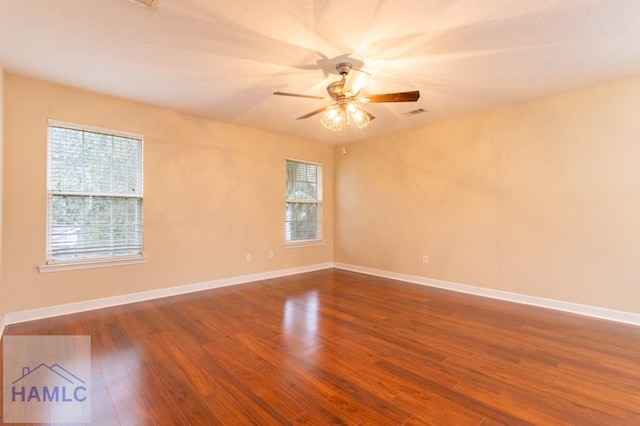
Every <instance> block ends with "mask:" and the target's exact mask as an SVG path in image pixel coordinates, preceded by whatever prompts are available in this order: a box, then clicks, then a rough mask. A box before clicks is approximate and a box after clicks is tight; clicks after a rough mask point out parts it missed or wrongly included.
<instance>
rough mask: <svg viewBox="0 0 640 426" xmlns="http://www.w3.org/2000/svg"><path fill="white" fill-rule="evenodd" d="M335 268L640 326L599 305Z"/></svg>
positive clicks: (639, 318) (633, 317)
mask: <svg viewBox="0 0 640 426" xmlns="http://www.w3.org/2000/svg"><path fill="white" fill-rule="evenodd" d="M333 267H334V268H337V269H344V270H347V271H352V272H359V273H362V274H367V275H374V276H378V277H384V278H390V279H394V280H398V281H405V282H410V283H414V284H422V285H426V286H430V287H438V288H442V289H445V290H452V291H457V292H459V293H468V294H473V295H476V296H482V297H490V298H492V299H500V300H506V301H509V302H515V303H522V304H525V305H533V306H539V307H542V308H549V309H555V310H557V311H564V312H571V313H574V314H579V315H585V316H589V317H594V318H600V319H605V320H609V321H616V322H622V323H626V324H632V325H640V314H636V313H632V312H623V311H616V310H613V309H607V308H599V307H596V306H589V305H581V304H578V303H571V302H563V301H560V300H554V299H546V298H544V297H536V296H527V295H524V294H518V293H511V292H508V291H502V290H493V289H490V288H484V287H475V286H471V285H466V284H458V283H453V282H449V281H441V280H435V279H432V278H425V277H420V276H416V275H407V274H400V273H396V272H388V271H381V270H379V269H372V268H367V267H363V266H355V265H349V264H345V263H334V264H333Z"/></svg>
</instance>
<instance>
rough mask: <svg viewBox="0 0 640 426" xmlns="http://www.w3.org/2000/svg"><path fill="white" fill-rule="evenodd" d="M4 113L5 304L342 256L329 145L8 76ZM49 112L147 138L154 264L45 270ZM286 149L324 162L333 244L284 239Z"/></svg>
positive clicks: (147, 239)
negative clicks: (336, 242) (294, 244)
mask: <svg viewBox="0 0 640 426" xmlns="http://www.w3.org/2000/svg"><path fill="white" fill-rule="evenodd" d="M5 118H6V120H5V158H6V160H7V161H6V164H5V170H4V172H5V185H4V206H5V216H4V224H5V227H4V231H5V232H4V270H3V279H4V283H5V289H4V293H3V299H4V307H5V312H17V311H21V310H26V309H33V308H38V307H45V306H52V305H59V304H64V303H70V302H77V301H83V300H89V299H95V298H101V297H108V296H114V295H120V294H126V293H133V292H140V291H146V290H152V289H159V288H164V287H171V286H177V285H183V284H193V283H199V282H206V281H210V280H215V279H221V278H226V277H234V276H239V275H245V274H253V273H260V272H267V271H272V270H282V269H287V268H293V267H300V266H307V265H313V264H319V263H323V262H330V261H332V260H333V198H334V197H333V187H334V185H333V147H331V146H329V145H323V144H317V143H311V142H308V141H304V140H298V139H292V138H288V137H285V136H281V135H275V134H270V133H265V132H260V131H255V130H250V129H246V128H242V127H238V126H234V125H230V124H223V123H219V122H214V121H209V120H205V119H201V118H195V117H193V116H189V115H185V114H180V113H176V112H172V111H169V110H166V109H161V108H156V107H151V106H146V105H142V104H137V103H133V102H129V101H125V100H122V99H116V98H110V97H107V96H102V95H98V94H93V93H88V92H84V91H81V90H76V89H71V88H68V87H62V86H58V85H54V84H50V83H45V82H42V81H38V80H33V79H29V78H26V77H22V76H17V75H12V74H7V75H6V76H5ZM49 118H51V119H56V120H61V121H68V122H74V123H80V124H86V125H90V126H97V127H103V128H109V129H116V130H123V131H129V132H136V133H142V134H144V149H145V158H144V161H145V166H144V172H145V188H144V196H145V198H144V225H145V229H144V232H145V234H144V252H145V255H146V256H147V257H148V258H149V261H148V263H146V264H141V265H129V266H122V267H112V268H100V269H88V270H77V271H70V272H55V273H47V274H41V273H39V272H38V271H37V269H36V268H37V266H38V265H42V264H43V263H44V261H45V230H46V217H45V215H46V160H47V159H46V152H47V119H49ZM287 157H293V158H297V159H304V160H311V161H316V162H321V163H323V165H324V189H325V193H324V196H325V202H324V212H325V221H324V233H325V241H326V243H325V244H324V245H321V246H313V247H300V248H288V249H285V248H284V246H283V235H284V223H283V221H284V196H285V159H286V158H287ZM269 250H274V253H275V257H274V259H272V260H270V259H268V251H269ZM249 252H250V253H252V257H253V260H252V261H251V262H247V261H246V259H245V256H246V254H247V253H249Z"/></svg>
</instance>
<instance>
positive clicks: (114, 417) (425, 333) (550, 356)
mask: <svg viewBox="0 0 640 426" xmlns="http://www.w3.org/2000/svg"><path fill="white" fill-rule="evenodd" d="M5 334H6V335H24V334H27V335H37V334H45V335H56V334H59V335H62V334H74V335H83V334H88V335H91V338H92V371H93V373H92V400H93V406H92V420H93V423H94V424H102V425H117V424H121V425H147V424H149V425H196V424H205V425H213V424H225V425H244V424H258V425H272V424H310V425H322V424H348V425H360V424H374V425H425V424H429V425H432V424H435V425H527V424H545V425H547V424H572V425H634V424H637V425H640V327H634V326H630V325H624V324H619V323H614V322H609V321H602V320H597V319H593V318H587V317H582V316H578V315H572V314H568V313H562V312H557V311H551V310H545V309H541V308H536V307H531V306H526V305H519V304H512V303H508V302H503V301H497V300H491V299H486V298H480V297H474V296H470V295H465V294H459V293H452V292H447V291H444V290H439V289H433V288H429V287H425V286H420V285H413V284H408V283H403V282H397V281H393V280H388V279H383V278H377V277H371V276H367V275H362V274H356V273H352V272H346V271H342V270H335V269H334V270H324V271H318V272H313V273H307V274H301V275H296V276H290V277H284V278H277V279H271V280H265V281H261V282H256V283H250V284H244V285H238V286H233V287H225V288H219V289H215V290H210V291H205V292H200V293H194V294H190V295H183V296H178V297H172V298H165V299H158V300H154V301H148V302H142V303H135V304H130V305H126V306H118V307H113V308H106V309H100V310H96V311H91V312H84V313H80V314H74V315H67V316H62V317H57V318H51V319H47V320H41V321H33V322H29V323H22V324H14V325H10V326H8V327H7V329H6V330H5Z"/></svg>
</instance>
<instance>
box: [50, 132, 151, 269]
mask: <svg viewBox="0 0 640 426" xmlns="http://www.w3.org/2000/svg"><path fill="white" fill-rule="evenodd" d="M48 131H49V135H48V162H47V166H48V167H47V170H48V175H47V230H48V235H47V263H48V264H53V263H56V262H73V261H83V260H84V261H86V260H104V259H112V258H121V257H130V256H137V257H140V256H142V137H141V136H134V135H127V134H115V133H114V132H111V131H102V130H96V129H88V128H84V127H80V126H76V125H69V124H65V123H57V122H53V121H50V122H49V129H48Z"/></svg>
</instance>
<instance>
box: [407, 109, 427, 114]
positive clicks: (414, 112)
mask: <svg viewBox="0 0 640 426" xmlns="http://www.w3.org/2000/svg"><path fill="white" fill-rule="evenodd" d="M423 112H427V110H426V109H424V108H418V109H412V110H411V111H407V112H404V113H403V114H404V115H408V116H412V115H416V114H422V113H423Z"/></svg>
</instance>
